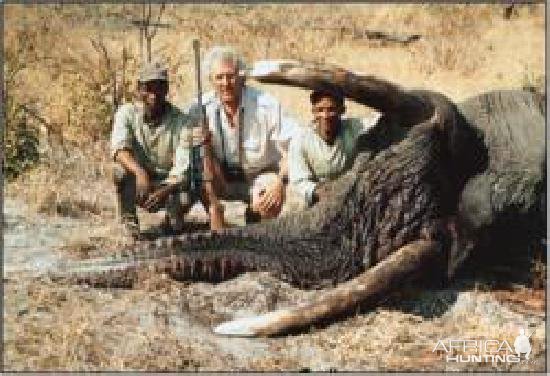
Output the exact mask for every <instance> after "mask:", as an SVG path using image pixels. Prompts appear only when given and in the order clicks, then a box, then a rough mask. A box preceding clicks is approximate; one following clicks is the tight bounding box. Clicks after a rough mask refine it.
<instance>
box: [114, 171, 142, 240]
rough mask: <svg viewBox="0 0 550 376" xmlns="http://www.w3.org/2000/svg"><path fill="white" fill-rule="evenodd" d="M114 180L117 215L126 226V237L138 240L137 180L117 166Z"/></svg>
mask: <svg viewBox="0 0 550 376" xmlns="http://www.w3.org/2000/svg"><path fill="white" fill-rule="evenodd" d="M113 180H114V183H115V188H116V201H117V215H118V216H119V218H120V221H121V223H122V224H123V226H124V232H125V235H127V236H130V237H132V238H134V239H138V238H139V236H140V231H139V220H138V216H137V210H136V179H135V177H134V176H133V175H132V174H129V173H128V172H126V170H125V169H124V168H123V167H122V166H120V165H118V164H117V165H115V168H113Z"/></svg>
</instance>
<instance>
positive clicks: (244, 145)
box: [189, 46, 297, 220]
mask: <svg viewBox="0 0 550 376" xmlns="http://www.w3.org/2000/svg"><path fill="white" fill-rule="evenodd" d="M204 60H205V69H204V70H203V71H204V72H205V73H206V74H207V75H208V78H209V80H210V83H211V84H212V86H213V89H214V90H213V91H211V92H209V93H206V94H205V95H204V97H203V104H204V107H205V110H206V117H207V120H208V126H209V137H207V138H208V139H209V140H211V141H210V142H211V145H212V151H213V155H214V159H215V162H216V163H215V168H214V171H213V177H214V178H213V183H214V186H215V190H216V195H217V196H218V198H219V199H221V200H225V201H233V200H235V201H237V200H238V201H244V202H246V203H247V204H248V211H247V213H248V214H249V215H250V216H249V217H248V218H249V219H252V218H255V219H265V218H273V217H275V216H277V215H278V214H279V212H280V211H281V207H282V205H283V201H284V192H285V185H286V182H287V170H288V169H287V162H286V154H287V150H288V144H289V142H290V138H291V137H292V135H293V133H294V130H295V128H296V127H297V124H296V122H295V121H294V120H293V119H292V118H290V117H289V116H286V115H285V113H284V112H283V111H282V109H281V105H280V103H279V102H278V101H277V100H276V99H275V98H274V97H272V96H271V95H269V94H267V93H264V92H262V91H260V90H258V89H255V88H253V87H250V86H248V85H246V84H245V80H244V75H243V74H242V71H243V70H244V62H243V60H242V58H241V57H240V56H239V55H238V54H237V53H236V52H235V51H234V50H233V49H232V48H230V47H220V46H217V47H214V48H212V49H211V50H210V51H209V52H208V53H207V55H206V58H205V59H204ZM189 111H190V113H191V114H194V115H195V116H196V115H197V113H198V108H197V106H196V103H195V104H193V105H192V106H191V107H190V110H189ZM210 215H211V220H212V218H213V216H216V215H218V216H221V217H222V218H221V220H223V208H220V209H219V210H213V211H212V210H211V211H210Z"/></svg>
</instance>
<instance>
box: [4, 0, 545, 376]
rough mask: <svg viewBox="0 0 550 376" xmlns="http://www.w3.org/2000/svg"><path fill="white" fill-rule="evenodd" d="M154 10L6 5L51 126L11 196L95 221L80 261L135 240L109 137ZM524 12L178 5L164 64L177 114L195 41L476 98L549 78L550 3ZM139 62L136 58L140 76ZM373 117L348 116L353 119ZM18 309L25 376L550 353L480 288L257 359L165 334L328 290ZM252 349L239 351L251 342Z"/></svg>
mask: <svg viewBox="0 0 550 376" xmlns="http://www.w3.org/2000/svg"><path fill="white" fill-rule="evenodd" d="M140 9H141V8H140V7H139V6H137V5H128V4H125V5H62V6H60V5H57V6H56V5H14V4H9V5H6V6H5V7H4V12H5V15H6V17H5V19H4V21H5V28H4V41H5V47H4V50H5V56H6V59H5V62H4V69H5V72H6V73H8V75H7V78H9V85H8V84H6V88H7V90H8V89H9V90H8V91H7V95H9V96H10V97H11V98H13V99H14V101H15V102H16V103H18V104H24V105H27V106H29V107H32V108H34V109H35V110H36V112H37V113H38V114H39V115H40V117H41V118H42V119H43V120H45V122H46V124H41V123H40V122H39V121H37V120H36V119H35V118H33V117H32V116H29V117H28V122H29V125H30V126H33V127H37V128H39V129H40V130H41V135H42V139H41V147H42V157H41V162H40V164H39V165H37V166H36V167H35V168H34V169H33V170H31V171H29V172H28V173H26V174H24V175H22V176H20V177H19V178H18V179H17V180H15V181H14V182H10V183H9V184H8V185H7V187H6V193H7V194H8V197H17V198H19V199H22V200H23V201H24V202H25V203H26V204H27V205H28V206H29V207H30V210H31V211H32V212H40V213H44V214H47V215H53V216H66V217H69V218H80V219H84V220H85V221H87V222H86V223H87V225H86V227H85V228H84V227H83V229H82V231H80V232H79V231H75V232H74V233H73V234H71V236H70V237H69V240H68V241H67V245H66V247H65V248H66V252H70V253H71V254H72V255H73V256H87V255H94V254H96V253H98V252H101V250H100V249H98V247H99V248H102V247H103V246H105V247H107V246H113V245H114V246H116V245H117V244H118V243H119V242H121V241H122V240H121V239H120V236H119V230H120V228H119V227H117V226H118V225H117V224H116V221H115V208H114V191H113V187H112V185H111V183H110V179H109V177H108V176H109V173H108V170H109V164H110V160H109V155H108V151H107V150H108V147H107V145H108V144H107V142H106V140H107V139H108V134H109V131H110V126H111V125H110V122H111V116H112V110H113V90H112V89H113V88H112V83H113V74H114V75H115V80H116V82H117V85H118V88H119V91H118V93H119V94H118V100H119V101H121V102H124V101H127V100H130V99H131V98H132V93H133V90H134V77H135V74H136V72H137V68H138V57H137V55H138V48H137V34H138V32H137V30H136V29H134V28H132V27H131V26H128V20H130V19H135V18H137V17H139V15H140ZM154 9H155V10H156V9H158V7H154ZM516 9H517V12H516V13H515V14H514V15H513V16H512V18H511V19H509V20H505V19H504V18H503V17H502V14H503V6H502V5H498V4H480V5H474V4H470V5H466V4H453V5H442V4H425V5H406V4H399V5H398V4H395V5H389V4H388V5H380V4H342V5H339V6H338V7H335V6H333V5H321V4H315V5H309V4H307V5H305V4H301V5H296V4H292V5H269V4H261V5H210V4H202V5H197V4H185V5H183V4H180V5H168V6H167V9H166V13H165V16H164V17H163V21H165V22H168V23H170V24H171V25H172V27H171V28H169V29H161V30H159V32H158V35H157V37H155V39H154V46H153V52H154V55H157V56H162V57H164V58H165V59H166V60H167V62H168V65H169V68H170V76H171V79H172V80H171V86H170V98H171V99H172V100H173V101H174V102H175V103H177V104H184V103H186V102H188V101H189V100H190V99H191V98H192V97H193V93H194V81H193V77H194V71H193V68H192V62H193V59H192V49H191V40H192V39H193V38H195V37H200V39H201V43H202V47H203V48H208V47H210V46H212V45H215V44H233V45H234V46H235V47H237V48H238V49H239V50H240V51H242V53H243V54H244V55H245V57H246V58H247V59H248V61H253V60H255V59H263V58H299V59H305V60H314V61H326V62H328V63H334V64H339V65H342V66H344V67H347V68H350V69H352V70H356V71H360V72H366V73H370V74H375V75H379V76H381V77H383V78H387V79H390V80H392V81H395V82H399V83H401V84H402V85H404V86H406V87H422V88H428V89H435V90H438V91H441V92H443V93H445V94H447V95H449V96H450V97H451V98H452V99H454V100H461V99H464V98H466V97H468V96H470V95H474V94H477V93H479V92H482V91H486V90H489V89H497V88H513V87H521V86H524V85H526V84H536V83H538V82H540V81H541V80H543V78H544V43H545V34H544V4H539V5H529V6H518V7H517V8H516ZM205 21H208V22H205ZM365 30H380V31H386V32H394V33H398V34H416V33H417V34H420V35H421V36H422V37H421V39H420V40H419V41H417V42H413V43H410V44H409V45H406V46H402V45H399V44H395V43H391V42H382V41H379V40H369V39H367V38H366V37H365V36H364V31H365ZM92 40H93V41H94V43H95V44H96V46H100V45H103V46H104V47H105V51H106V52H107V55H104V54H103V53H102V52H101V50H97V49H95V48H94V46H93V44H92ZM123 48H125V49H126V52H127V55H128V58H127V61H126V63H125V64H126V65H125V67H126V70H125V74H124V77H123V76H122V67H123V61H122V53H123ZM264 88H265V89H266V90H269V91H270V92H271V93H273V94H274V95H275V96H277V97H278V98H279V99H280V100H281V102H282V103H283V104H284V105H285V106H286V107H287V108H288V110H289V111H290V112H292V113H293V114H295V116H296V117H297V118H299V119H300V120H301V121H303V122H306V121H308V120H309V118H310V112H309V105H308V103H307V95H306V92H305V91H302V90H298V89H293V88H284V87H275V86H264ZM368 111H369V110H368V109H365V108H361V107H360V106H358V105H354V104H353V103H350V104H349V105H348V113H349V114H350V115H352V116H359V115H362V114H365V113H367V112H368ZM249 279H250V280H249ZM262 281H263V282H262ZM510 294H512V293H510ZM514 294H515V293H513V294H512V298H513V296H515V295H514ZM5 295H6V296H5V307H6V313H5V316H4V320H5V328H6V336H5V338H4V345H5V346H4V349H5V352H4V360H5V364H6V366H7V368H8V369H11V370H130V369H135V370H189V371H193V370H245V369H253V370H299V369H302V368H304V369H306V368H309V369H323V370H330V369H331V368H336V369H338V370H401V371H403V370H408V369H411V370H421V369H426V370H444V369H445V367H447V366H446V365H445V363H442V362H441V360H440V359H438V358H437V357H436V356H435V355H434V354H432V353H431V352H430V349H428V350H426V349H427V348H428V347H427V346H421V347H419V345H418V344H417V343H416V342H418V341H420V340H424V341H426V342H427V343H430V344H431V343H433V341H434V340H436V339H437V338H438V337H439V336H448V335H450V334H452V333H461V335H462V336H467V335H471V336H477V337H480V338H481V337H484V336H489V337H490V336H492V335H494V333H498V334H499V336H500V335H502V336H507V338H508V337H510V338H511V339H512V340H513V336H514V335H515V331H514V330H515V328H511V327H509V324H510V322H514V323H515V322H519V321H521V320H531V321H530V322H531V323H532V325H533V328H534V329H536V330H537V331H536V333H535V337H534V338H535V339H536V348H535V350H534V354H536V356H538V357H542V355H540V354H543V352H544V347H543V340H544V338H545V337H544V334H543V326H544V321H542V322H541V321H540V320H539V321H536V320H534V319H531V318H530V317H531V316H528V315H527V314H525V313H522V314H520V313H517V312H515V311H513V310H512V311H511V310H508V309H505V308H499V309H500V311H499V310H497V311H496V312H497V313H498V314H500V313H502V315H503V317H495V316H491V315H488V314H487V313H486V312H484V311H483V309H484V308H487V307H493V308H494V307H495V304H496V303H494V301H493V300H494V299H493V298H492V297H491V296H490V293H487V294H486V293H482V292H478V291H474V292H468V291H467V292H465V295H464V296H465V297H464V299H471V300H469V301H468V302H466V303H464V302H462V301H461V304H463V307H465V308H464V309H471V310H472V311H464V312H462V311H460V309H458V308H456V309H453V310H452V311H451V312H450V313H448V314H446V315H443V316H441V317H438V318H436V319H433V320H432V319H425V318H422V317H419V316H418V315H415V314H410V313H406V312H403V311H402V310H394V309H392V308H391V307H390V308H388V307H384V308H380V309H379V310H377V311H374V312H366V313H362V314H359V315H357V316H356V317H354V318H352V319H350V320H347V321H345V322H343V323H340V324H335V325H332V326H329V327H328V328H322V329H316V330H315V331H313V332H312V333H305V334H301V335H298V336H291V337H288V338H282V339H277V340H273V341H259V342H254V344H255V345H254V346H257V345H259V344H261V345H265V346H266V347H267V348H268V355H267V356H265V357H253V356H250V357H244V358H242V357H238V356H236V355H235V354H233V353H232V352H231V351H222V349H223V347H219V346H221V345H220V342H216V341H217V340H215V339H213V338H212V336H210V337H209V336H208V334H207V331H206V332H205V333H202V334H201V333H199V334H198V335H197V336H196V337H193V336H190V337H189V338H184V337H183V338H182V337H181V336H177V335H175V334H174V330H175V329H174V328H175V327H174V326H170V325H165V324H162V323H163V322H164V321H163V320H165V317H169V316H170V315H169V314H168V313H167V312H171V311H170V310H176V311H177V312H181V310H182V307H181V306H178V304H180V303H182V302H187V303H186V304H187V305H188V306H189V305H190V307H188V308H187V310H188V311H189V313H190V314H193V312H194V314H195V315H196V316H201V317H203V319H204V320H206V321H204V320H203V321H202V323H203V324H204V323H205V322H209V321H208V320H218V319H219V318H220V317H223V316H224V315H227V314H231V313H238V312H239V310H240V309H248V310H256V311H258V312H263V311H266V310H270V309H272V308H273V307H280V306H284V305H290V304H295V303H297V302H299V301H303V300H305V299H308V298H310V297H311V295H312V293H311V292H301V291H297V290H295V289H291V288H289V287H288V286H285V285H283V284H281V283H280V282H276V281H271V280H269V279H267V280H265V279H264V277H262V276H257V275H250V276H245V277H242V278H241V279H238V280H236V281H230V282H227V283H224V284H221V285H219V286H217V287H216V288H215V289H213V288H212V286H211V285H208V284H197V285H195V286H193V285H191V286H187V285H181V284H177V283H175V282H170V283H167V282H166V281H164V280H155V279H151V280H150V281H149V282H148V284H146V285H144V286H142V288H140V289H138V290H135V291H123V292H120V291H119V292H116V291H115V292H105V291H101V292H98V291H90V290H86V289H82V288H65V287H61V286H56V285H51V284H47V283H43V282H41V281H39V282H32V283H30V284H28V285H17V284H15V283H13V282H9V283H8V284H7V285H6V289H5ZM516 295H517V296H519V294H516ZM497 296H498V301H500V302H503V303H502V304H514V306H517V304H516V303H517V302H515V303H514V302H512V303H509V302H504V301H505V300H507V301H510V300H512V301H513V299H512V298H510V295H508V297H509V298H506V296H507V295H506V294H504V295H503V294H500V295H498V294H497ZM229 297H231V299H232V300H228V299H229ZM518 299H519V298H518ZM538 299H539V300H538V301H539V303H540V299H541V298H540V297H539V298H538ZM436 300H437V299H436ZM535 300H536V299H535ZM182 304H183V303H182ZM534 304H535V303H534ZM75 307H79V308H78V309H75ZM193 307H194V308H193ZM502 307H504V306H502ZM529 309H530V308H527V309H526V311H529ZM139 310H142V311H143V312H145V313H147V314H151V315H153V316H154V317H155V318H154V320H153V322H154V325H153V326H152V327H151V326H149V327H147V326H146V325H145V324H144V323H143V321H140V319H139V315H137V314H136V311H139ZM472 312H473V313H472ZM155 315H156V316H155ZM507 320H508V321H507ZM510 320H511V321H510ZM514 320H515V321H514ZM201 338H204V341H202V340H200V339H201ZM415 341H416V342H415ZM235 343H236V344H235V345H234V346H235V347H236V348H239V347H243V348H245V349H246V348H247V347H246V346H249V345H250V343H249V342H235ZM250 346H251V345H250ZM537 354H538V355H537ZM540 367H541V365H540V364H539V365H538V366H537V365H533V366H532V367H531V368H528V369H532V370H533V369H541V368H540ZM462 369H463V370H464V369H467V368H462ZM449 370H451V369H450V368H449Z"/></svg>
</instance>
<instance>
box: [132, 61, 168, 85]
mask: <svg viewBox="0 0 550 376" xmlns="http://www.w3.org/2000/svg"><path fill="white" fill-rule="evenodd" d="M154 80H159V81H168V69H166V66H165V65H164V64H163V63H161V62H159V61H154V62H150V63H145V64H143V66H142V67H141V69H140V71H139V77H138V81H139V82H147V81H154Z"/></svg>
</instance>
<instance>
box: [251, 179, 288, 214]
mask: <svg viewBox="0 0 550 376" xmlns="http://www.w3.org/2000/svg"><path fill="white" fill-rule="evenodd" d="M259 196H260V197H259V202H258V205H257V206H258V207H257V208H256V210H257V211H258V212H259V213H260V215H261V216H262V217H264V218H272V217H275V216H277V215H278V214H279V212H280V211H281V207H282V206H283V196H284V184H283V182H282V181H281V179H277V181H276V182H275V183H273V184H272V185H269V186H268V187H267V188H266V189H265V191H264V192H263V193H262V192H260V194H259Z"/></svg>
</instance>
